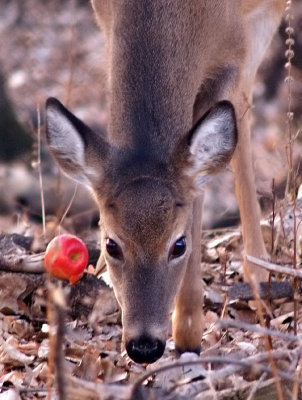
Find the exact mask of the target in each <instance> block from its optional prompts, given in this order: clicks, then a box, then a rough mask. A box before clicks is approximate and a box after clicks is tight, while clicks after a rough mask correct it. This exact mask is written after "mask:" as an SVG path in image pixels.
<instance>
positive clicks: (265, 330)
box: [218, 318, 302, 343]
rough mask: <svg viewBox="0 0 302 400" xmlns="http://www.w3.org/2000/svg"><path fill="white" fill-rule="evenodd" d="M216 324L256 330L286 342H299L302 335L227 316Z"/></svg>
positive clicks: (223, 326)
mask: <svg viewBox="0 0 302 400" xmlns="http://www.w3.org/2000/svg"><path fill="white" fill-rule="evenodd" d="M218 324H219V325H220V327H221V328H239V329H244V330H246V331H251V332H257V333H261V334H263V335H271V336H275V337H278V338H280V339H284V340H286V341H288V342H291V343H292V342H299V341H301V340H302V335H290V334H287V333H282V332H279V331H276V330H274V329H269V328H263V327H262V326H259V325H254V324H247V323H245V322H242V321H240V322H239V321H235V320H233V319H229V318H224V319H221V320H220V321H219V322H218Z"/></svg>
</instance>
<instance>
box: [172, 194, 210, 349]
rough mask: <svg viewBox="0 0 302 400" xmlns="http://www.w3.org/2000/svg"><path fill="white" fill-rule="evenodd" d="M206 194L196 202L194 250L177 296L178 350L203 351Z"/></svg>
mask: <svg viewBox="0 0 302 400" xmlns="http://www.w3.org/2000/svg"><path fill="white" fill-rule="evenodd" d="M202 203H203V196H201V197H200V198H198V199H196V200H195V202H194V205H193V224H192V253H191V255H190V258H189V262H188V266H187V269H186V272H185V275H184V278H183V280H182V283H181V286H180V290H179V292H178V294H177V296H176V300H175V309H174V313H173V338H174V341H175V345H176V348H177V350H178V351H180V352H185V351H193V352H198V353H199V352H200V342H201V336H202V333H203V315H202V306H203V287H202V277H201V265H200V263H201V240H200V239H201V211H202Z"/></svg>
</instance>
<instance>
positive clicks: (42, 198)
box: [37, 106, 46, 240]
mask: <svg viewBox="0 0 302 400" xmlns="http://www.w3.org/2000/svg"><path fill="white" fill-rule="evenodd" d="M37 115H38V132H37V133H38V160H37V168H38V174H39V185H40V195H41V208H42V226H43V236H44V240H45V234H46V222H45V201H44V191H43V178H42V168H41V115H40V108H39V106H37Z"/></svg>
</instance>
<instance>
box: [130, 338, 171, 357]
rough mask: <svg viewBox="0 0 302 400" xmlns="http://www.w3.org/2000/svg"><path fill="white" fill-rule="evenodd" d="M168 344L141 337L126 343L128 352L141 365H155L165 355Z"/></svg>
mask: <svg viewBox="0 0 302 400" xmlns="http://www.w3.org/2000/svg"><path fill="white" fill-rule="evenodd" d="M165 347H166V343H165V342H163V341H162V340H159V339H152V338H150V337H148V336H141V337H139V338H138V339H132V340H130V341H129V342H127V343H126V350H127V353H128V355H129V357H130V358H132V360H133V361H135V362H137V363H139V364H141V363H153V362H155V361H156V360H158V359H159V358H160V357H161V356H162V355H163V353H164V350H165Z"/></svg>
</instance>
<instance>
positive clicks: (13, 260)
mask: <svg viewBox="0 0 302 400" xmlns="http://www.w3.org/2000/svg"><path fill="white" fill-rule="evenodd" d="M44 256H45V253H39V254H31V255H22V256H15V255H13V256H7V257H4V256H0V271H9V272H25V273H31V274H41V273H43V272H45V267H44Z"/></svg>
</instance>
